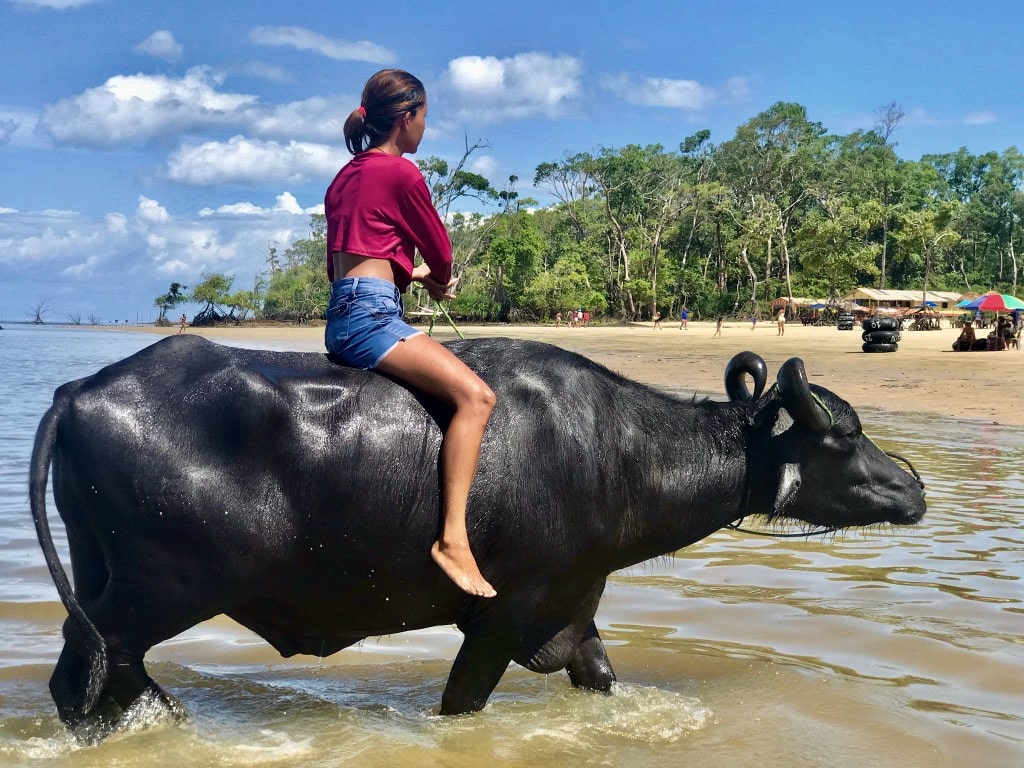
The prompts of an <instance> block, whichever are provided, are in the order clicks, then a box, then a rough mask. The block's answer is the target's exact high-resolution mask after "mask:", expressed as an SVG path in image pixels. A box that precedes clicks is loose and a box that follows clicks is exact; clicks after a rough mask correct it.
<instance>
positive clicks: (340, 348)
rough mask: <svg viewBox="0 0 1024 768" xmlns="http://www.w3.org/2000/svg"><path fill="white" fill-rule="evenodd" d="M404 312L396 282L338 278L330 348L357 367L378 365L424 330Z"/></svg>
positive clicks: (330, 322)
mask: <svg viewBox="0 0 1024 768" xmlns="http://www.w3.org/2000/svg"><path fill="white" fill-rule="evenodd" d="M402 311H403V309H402V294H401V293H400V292H399V290H398V287H397V286H396V285H395V284H394V283H392V282H389V281H387V280H382V279H381V278H379V277H345V278H342V279H341V280H335V281H334V282H333V283H331V300H330V303H328V305H327V328H326V330H325V332H324V335H325V343H326V345H327V351H328V352H329V353H331V354H332V355H334V356H335V357H337V358H338V359H340V360H341V361H342V362H344V363H345V364H346V365H351V366H353V367H354V368H364V369H367V368H376V367H377V366H378V365H380V362H381V360H383V359H384V357H385V356H386V355H387V354H388V352H390V351H391V350H392V349H394V348H395V345H397V344H398V343H399V342H400V341H404V340H405V339H408V338H409V337H411V336H415V335H417V334H419V333H422V331H418V330H416V329H415V328H413V327H412V326H411V325H409V324H408V323H407V322H405V320H403V319H402Z"/></svg>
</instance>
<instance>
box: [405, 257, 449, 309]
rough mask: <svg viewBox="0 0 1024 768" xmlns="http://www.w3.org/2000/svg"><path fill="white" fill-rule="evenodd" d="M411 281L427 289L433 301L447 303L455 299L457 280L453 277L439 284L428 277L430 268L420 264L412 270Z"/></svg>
mask: <svg viewBox="0 0 1024 768" xmlns="http://www.w3.org/2000/svg"><path fill="white" fill-rule="evenodd" d="M412 279H413V280H414V281H415V282H417V283H419V284H420V285H422V286H423V287H424V288H426V289H427V293H428V294H430V298H432V299H434V301H447V300H451V299H454V298H455V285H456V283H458V282H459V278H457V277H453V278H452V279H451V280H449V281H448V282H447V283H439V282H438V281H437V280H435V279H434V278H433V277H431V276H430V267H428V266H427V265H426V264H420V265H419V266H418V267H414V268H413V270H412Z"/></svg>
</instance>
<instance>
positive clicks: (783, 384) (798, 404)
mask: <svg viewBox="0 0 1024 768" xmlns="http://www.w3.org/2000/svg"><path fill="white" fill-rule="evenodd" d="M777 381H778V388H779V397H781V398H782V405H783V407H784V408H785V409H786V410H787V411H789V415H790V416H792V417H793V421H795V422H796V423H797V424H799V425H800V426H801V427H803V428H804V429H809V430H811V431H812V432H825V431H826V430H828V429H829V428H830V427H831V426H832V412H831V411H830V410H829V409H828V408H826V407H825V405H824V403H822V402H821V400H820V399H819V398H818V396H817V395H815V394H814V393H813V392H812V391H811V385H810V384H808V383H807V373H806V372H805V371H804V361H803V360H801V359H800V358H799V357H791V358H789V360H787V361H786V362H785V363H783V364H782V367H781V368H780V369H779V375H778V377H777Z"/></svg>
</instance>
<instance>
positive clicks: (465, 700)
mask: <svg viewBox="0 0 1024 768" xmlns="http://www.w3.org/2000/svg"><path fill="white" fill-rule="evenodd" d="M515 647H516V641H515V638H513V637H511V636H510V635H508V634H507V633H500V634H498V633H489V634H480V635H466V639H465V640H464V641H463V643H462V648H460V649H459V654H458V656H456V657H455V663H454V664H452V671H451V673H450V674H449V675H448V684H447V685H446V686H445V688H444V694H443V695H442V696H441V714H442V715H464V714H467V713H469V712H478V711H479V710H481V709H483V707H484V704H486V703H487V699H488V697H489V696H490V695H491V692H492V691H493V690H494V687H495V686H496V685H497V684H498V681H499V680H501V676H502V675H503V674H505V669H506V668H507V667H508V664H509V662H510V661H512V655H513V653H514V651H515Z"/></svg>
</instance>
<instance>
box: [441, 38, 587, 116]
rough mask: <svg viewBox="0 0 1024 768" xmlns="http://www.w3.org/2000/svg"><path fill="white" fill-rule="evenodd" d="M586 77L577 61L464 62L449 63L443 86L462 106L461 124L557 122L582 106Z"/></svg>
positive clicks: (523, 57) (527, 57) (527, 56)
mask: <svg viewBox="0 0 1024 768" xmlns="http://www.w3.org/2000/svg"><path fill="white" fill-rule="evenodd" d="M582 71H583V67H582V65H581V63H580V61H579V59H577V58H575V57H573V56H551V55H549V54H546V53H520V54H517V55H515V56H512V57H511V58H505V59H498V58H496V57H494V56H462V57H460V58H457V59H452V60H451V61H450V62H449V63H448V67H447V69H446V70H445V73H444V81H445V83H446V85H447V86H448V87H449V88H450V89H451V91H452V92H453V93H454V94H455V95H456V96H457V97H458V99H459V100H460V101H461V102H462V105H463V106H462V107H461V108H460V109H459V110H457V111H458V113H459V116H460V117H461V118H476V119H480V120H484V121H497V120H507V119H525V118H528V117H548V118H554V117H559V116H562V115H564V114H566V113H568V112H569V111H570V109H571V107H572V106H573V105H574V104H575V103H576V102H578V101H579V100H580V98H581V96H582V93H583V87H582V84H581V75H582Z"/></svg>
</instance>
